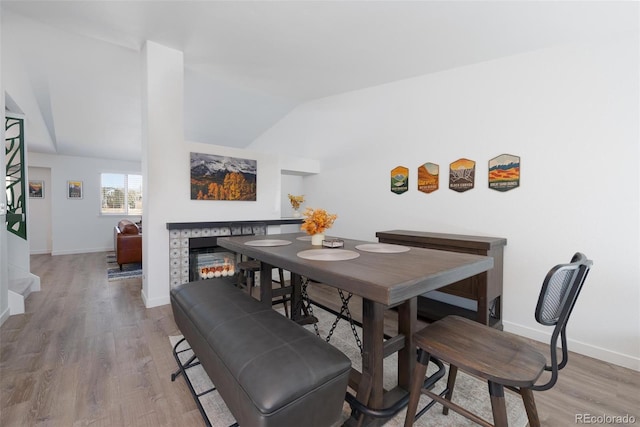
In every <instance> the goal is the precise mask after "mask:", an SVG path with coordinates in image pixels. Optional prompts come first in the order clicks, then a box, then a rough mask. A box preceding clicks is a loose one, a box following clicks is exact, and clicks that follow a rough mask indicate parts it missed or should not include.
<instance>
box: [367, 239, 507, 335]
mask: <svg viewBox="0 0 640 427" xmlns="http://www.w3.org/2000/svg"><path fill="white" fill-rule="evenodd" d="M376 237H377V238H378V241H379V242H380V243H393V244H398V245H405V246H416V247H420V248H428V249H437V250H442V251H451V252H461V253H467V254H476V255H485V256H490V257H493V269H491V270H489V271H487V272H485V273H482V274H478V275H476V276H473V277H470V278H468V279H465V280H461V281H459V282H456V283H454V284H452V285H449V286H446V287H444V288H442V289H439V291H440V292H444V293H447V294H450V295H455V296H458V297H462V298H467V299H470V300H473V301H476V302H477V307H478V309H477V311H473V310H467V309H465V308H462V307H458V306H456V305H452V304H447V303H443V302H440V301H436V300H433V299H430V298H425V297H419V298H418V316H420V317H422V318H424V319H425V320H428V321H433V320H437V319H440V318H442V317H444V316H446V315H448V314H457V315H462V316H464V317H467V318H470V319H473V320H476V321H478V322H480V323H483V324H485V325H490V326H493V327H495V328H498V329H502V269H503V249H504V246H505V245H506V244H507V239H505V238H502V237H484V236H465V235H459V234H443V233H430V232H425V231H410V230H391V231H378V232H377V233H376Z"/></svg>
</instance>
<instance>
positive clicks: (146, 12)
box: [0, 0, 638, 160]
mask: <svg viewBox="0 0 640 427" xmlns="http://www.w3.org/2000/svg"><path fill="white" fill-rule="evenodd" d="M0 7H1V14H2V27H1V38H2V40H1V41H2V53H1V54H2V84H3V87H4V89H5V92H6V95H7V96H6V104H7V108H8V109H9V110H12V111H14V112H21V113H24V114H25V115H26V116H27V130H26V132H27V139H28V143H29V150H30V151H35V152H45V153H57V154H63V155H76V156H90V157H103V158H114V159H129V160H131V159H133V160H139V159H140V154H141V99H140V93H141V80H142V74H141V73H142V71H141V64H142V61H141V57H140V50H141V48H142V46H143V44H144V42H145V40H152V41H154V42H157V43H160V44H162V45H165V46H168V47H171V48H174V49H178V50H180V51H182V52H184V63H185V88H184V89H185V105H184V114H185V115H184V123H185V138H186V139H188V140H194V141H199V142H205V143H211V144H216V145H225V146H234V147H246V146H247V145H248V144H250V143H251V142H252V141H253V140H254V139H255V138H256V137H257V136H259V135H260V134H261V133H262V132H264V131H265V130H267V129H269V128H270V127H271V126H273V124H274V123H276V122H277V121H278V120H280V119H281V118H282V117H283V116H284V115H286V114H287V113H288V112H289V111H291V110H292V109H293V108H295V107H296V106H297V105H299V104H300V103H303V102H306V101H309V100H312V99H316V98H321V97H326V96H331V95H335V94H339V93H344V92H348V91H353V90H358V89H362V88H365V87H370V86H375V85H380V84H384V83H388V82H392V81H396V80H401V79H406V78H410V77H415V76H418V75H423V74H427V73H435V72H440V71H444V70H448V69H452V68H455V67H461V66H465V65H469V64H473V63H477V62H481V61H489V60H493V59H496V58H500V57H504V56H508V55H517V54H520V53H523V52H527V51H531V50H535V49H543V48H547V47H551V46H554V45H558V44H567V43H584V42H593V41H598V40H603V39H607V38H610V37H616V36H619V35H621V34H623V33H626V32H629V31H634V30H635V31H637V26H638V9H637V5H634V4H633V3H632V2H613V1H603V2H592V1H584V2H582V1H567V2H561V1H549V2H541V1H518V0H514V1H391V0H389V1H283V2H279V1H188V0H183V1H55V0H53V1H7V0H3V1H2V2H1V3H0ZM634 12H635V13H634Z"/></svg>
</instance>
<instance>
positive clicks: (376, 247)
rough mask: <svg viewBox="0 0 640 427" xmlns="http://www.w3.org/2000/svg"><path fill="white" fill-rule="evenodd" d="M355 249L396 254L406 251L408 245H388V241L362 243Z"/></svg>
mask: <svg viewBox="0 0 640 427" xmlns="http://www.w3.org/2000/svg"><path fill="white" fill-rule="evenodd" d="M356 249H358V250H361V251H364V252H377V253H381V254H397V253H400V252H407V251H408V250H409V249H411V248H409V247H407V246H402V245H390V244H388V243H365V244H363V245H357V246H356Z"/></svg>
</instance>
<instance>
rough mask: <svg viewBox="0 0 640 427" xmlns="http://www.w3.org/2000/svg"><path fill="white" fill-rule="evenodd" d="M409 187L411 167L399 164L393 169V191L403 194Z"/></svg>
mask: <svg viewBox="0 0 640 427" xmlns="http://www.w3.org/2000/svg"><path fill="white" fill-rule="evenodd" d="M408 189H409V169H407V168H405V167H404V166H397V167H395V168H393V169H392V170H391V191H392V192H393V193H396V194H402V193H404V192H405V191H407V190H408Z"/></svg>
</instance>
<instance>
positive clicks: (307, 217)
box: [300, 208, 338, 235]
mask: <svg viewBox="0 0 640 427" xmlns="http://www.w3.org/2000/svg"><path fill="white" fill-rule="evenodd" d="M303 215H304V221H303V223H302V225H301V226H300V230H304V231H306V232H307V233H308V234H311V235H314V234H322V233H324V232H325V230H326V229H327V228H331V226H332V225H333V222H334V221H335V220H336V218H338V215H336V214H330V213H327V211H326V210H324V209H313V208H307V209H306V210H305V211H304V213H303Z"/></svg>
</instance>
